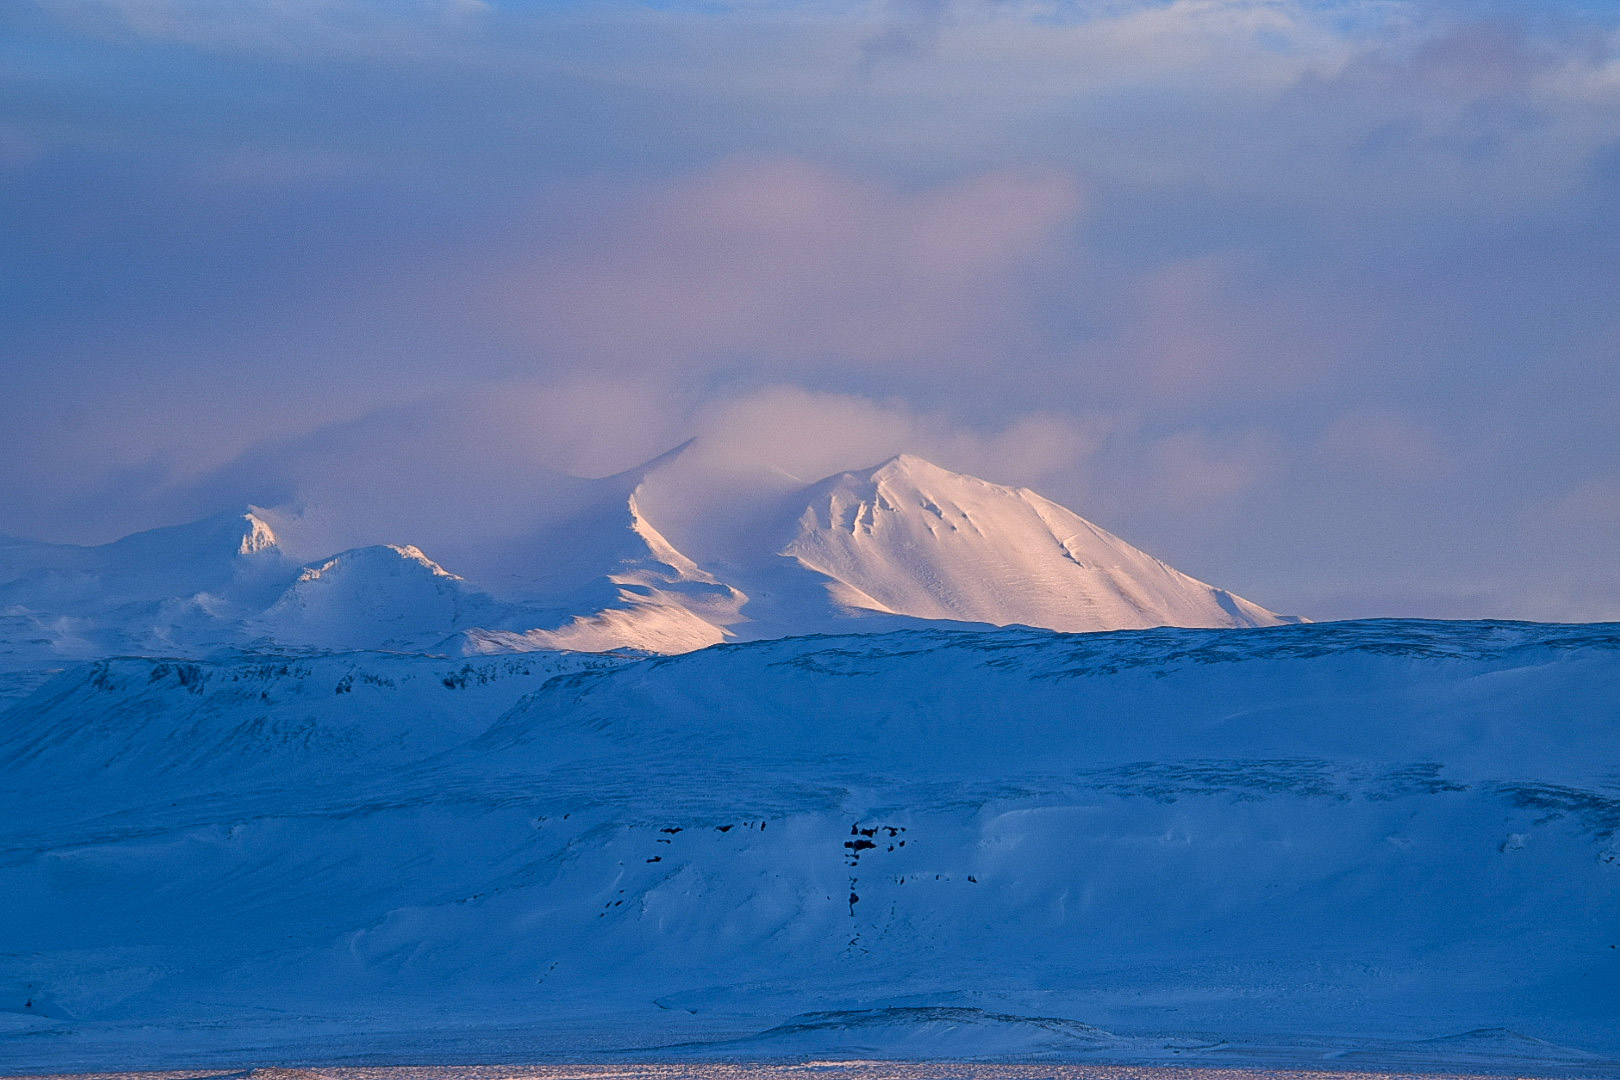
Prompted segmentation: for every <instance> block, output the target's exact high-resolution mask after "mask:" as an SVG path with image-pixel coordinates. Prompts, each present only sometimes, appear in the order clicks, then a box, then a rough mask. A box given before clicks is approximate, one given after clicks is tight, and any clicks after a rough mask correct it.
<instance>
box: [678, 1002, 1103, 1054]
mask: <svg viewBox="0 0 1620 1080" xmlns="http://www.w3.org/2000/svg"><path fill="white" fill-rule="evenodd" d="M1119 1041H1120V1040H1119V1038H1118V1037H1117V1036H1115V1035H1113V1034H1110V1033H1109V1032H1107V1031H1104V1030H1102V1029H1101V1028H1097V1027H1092V1026H1091V1025H1090V1024H1082V1023H1080V1022H1079V1021H1076V1020H1063V1019H1059V1018H1056V1017H1047V1016H1017V1015H1013V1014H1010V1013H993V1012H985V1011H984V1010H983V1009H972V1008H955V1007H908V1008H888V1009H854V1010H841V1011H835V1012H815V1013H806V1014H804V1015H801V1016H796V1017H793V1018H792V1019H791V1020H788V1021H786V1022H785V1023H782V1024H779V1025H777V1026H776V1027H774V1028H770V1029H769V1030H767V1031H762V1032H760V1033H759V1034H757V1035H752V1036H748V1037H746V1038H742V1039H734V1040H730V1041H728V1042H724V1043H710V1044H700V1045H697V1046H694V1047H691V1048H689V1049H691V1050H693V1051H695V1052H696V1053H697V1054H698V1055H700V1056H701V1055H706V1054H709V1053H714V1054H716V1055H718V1056H722V1057H729V1056H735V1055H738V1054H746V1055H750V1056H753V1055H764V1056H767V1057H799V1056H802V1055H817V1056H820V1057H838V1058H842V1059H845V1060H848V1059H851V1058H864V1059H870V1060H884V1061H896V1060H900V1061H923V1060H952V1061H971V1060H992V1059H1004V1058H1023V1059H1028V1058H1064V1057H1069V1056H1072V1055H1077V1054H1090V1053H1092V1052H1095V1051H1097V1050H1100V1049H1103V1048H1106V1047H1111V1046H1115V1045H1117V1044H1118V1043H1119Z"/></svg>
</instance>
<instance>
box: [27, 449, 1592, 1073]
mask: <svg viewBox="0 0 1620 1080" xmlns="http://www.w3.org/2000/svg"><path fill="white" fill-rule="evenodd" d="M671 462H674V463H675V464H678V463H679V455H676V456H675V457H673V458H671V457H669V456H666V458H662V459H659V460H658V461H655V462H653V463H650V464H649V465H648V466H646V467H644V468H642V469H640V470H633V471H632V472H630V473H626V474H622V475H619V476H614V477H609V478H606V479H605V480H602V481H593V482H591V483H590V484H589V485H586V486H585V487H582V488H581V489H580V491H582V492H583V493H584V494H583V495H582V496H581V497H580V498H578V499H576V500H575V503H574V505H573V507H572V509H571V510H570V513H569V514H568V515H564V516H563V517H562V518H561V519H560V521H559V523H557V524H556V525H555V528H554V529H553V530H552V532H551V533H549V534H547V535H546V536H542V535H536V537H534V538H533V545H532V546H530V547H525V546H524V545H517V546H516V547H513V546H511V545H508V547H507V556H508V557H506V558H505V559H504V561H503V559H500V558H490V559H486V560H485V562H484V563H483V564H482V567H483V569H484V571H486V572H487V573H489V574H490V576H492V577H493V578H494V579H496V580H497V582H498V584H497V585H496V586H495V587H490V588H486V587H484V586H481V585H475V584H473V583H472V582H471V581H470V580H468V579H467V578H465V577H463V576H461V575H460V574H459V573H458V572H457V571H456V570H455V569H454V568H453V567H446V566H443V565H441V564H440V563H438V562H436V561H435V559H434V558H433V557H432V556H430V555H429V554H427V553H424V552H423V551H421V550H419V549H418V548H416V547H413V546H410V544H409V543H407V542H406V541H408V539H409V538H394V539H396V540H398V541H399V542H398V543H388V544H377V545H372V546H362V547H358V548H350V549H348V550H344V551H340V552H338V553H336V554H332V555H327V556H323V557H319V558H313V559H306V558H303V557H298V558H294V557H292V556H290V555H288V554H287V547H286V545H285V538H284V537H283V536H280V535H278V532H279V530H280V529H281V526H280V525H274V526H273V524H272V522H271V520H269V519H270V518H272V517H274V514H270V513H260V512H258V511H252V510H250V511H247V512H240V511H237V512H231V513H226V514H221V515H218V516H216V517H213V518H208V519H205V520H203V521H200V522H196V523H193V524H190V525H182V526H176V527H172V528H166V529H158V530H153V531H151V532H146V533H139V534H136V535H134V536H131V537H127V538H125V539H123V540H119V541H117V542H115V543H111V544H106V545H102V546H99V547H74V546H69V545H56V544H44V543H37V542H32V541H25V540H16V539H5V540H0V676H3V678H0V778H3V789H4V792H5V796H6V801H5V807H6V811H7V812H6V813H5V814H4V815H0V1073H17V1072H61V1071H69V1070H73V1069H106V1068H130V1067H166V1066H180V1065H197V1066H205V1065H206V1066H211V1067H212V1066H221V1067H222V1066H231V1067H239V1066H242V1065H253V1064H261V1065H262V1064H296V1063H300V1062H303V1063H318V1064H327V1065H335V1064H339V1063H343V1062H349V1063H363V1062H389V1061H393V1062H401V1061H405V1062H417V1063H428V1062H434V1061H438V1062H450V1063H459V1064H466V1063H471V1062H478V1061H502V1060H504V1061H513V1060H519V1061H528V1062H543V1061H548V1060H549V1061H559V1060H563V1061H584V1060H591V1059H595V1060H603V1059H607V1060H616V1061H621V1062H624V1061H641V1062H642V1063H643V1065H644V1066H645V1067H646V1068H651V1067H652V1063H656V1062H660V1061H662V1062H666V1063H667V1062H671V1061H688V1062H696V1061H705V1060H706V1061H719V1062H726V1061H743V1060H750V1061H772V1060H775V1061H798V1062H804V1061H806V1060H817V1061H820V1060H849V1059H861V1060H896V1059H913V1060H954V1061H971V1060H980V1061H985V1060H1024V1061H1052V1062H1065V1061H1067V1062H1076V1061H1079V1062H1093V1063H1110V1062H1111V1063H1115V1064H1129V1063H1137V1064H1153V1065H1165V1064H1167V1063H1176V1064H1177V1065H1178V1066H1179V1065H1189V1064H1190V1065H1197V1066H1202V1067H1210V1068H1213V1067H1256V1066H1265V1067H1276V1066H1283V1065H1288V1066H1294V1067H1312V1068H1333V1069H1341V1070H1352V1069H1375V1068H1386V1067H1387V1068H1395V1067H1399V1068H1410V1069H1431V1070H1432V1069H1469V1070H1481V1069H1485V1070H1491V1069H1494V1070H1506V1071H1514V1072H1521V1073H1523V1072H1541V1073H1551V1074H1568V1075H1592V1076H1613V1075H1615V1074H1616V1072H1617V1070H1620V1065H1617V1064H1616V1062H1617V1060H1620V914H1617V913H1620V705H1617V702H1620V627H1617V626H1610V625H1587V626H1555V625H1535V624H1518V623H1442V622H1422V621H1367V622H1351V623H1329V624H1307V623H1303V622H1301V621H1300V620H1297V619H1292V618H1288V617H1284V616H1279V615H1275V614H1273V613H1272V612H1269V611H1267V610H1266V609H1264V608H1261V607H1259V606H1258V605H1256V604H1253V603H1251V602H1249V601H1247V600H1243V599H1241V598H1240V597H1237V596H1235V595H1233V594H1231V593H1229V592H1226V591H1225V590H1222V589H1218V588H1215V587H1213V586H1209V585H1205V584H1203V583H1202V582H1199V581H1196V580H1194V579H1193V578H1190V577H1187V576H1186V575H1183V574H1180V573H1178V572H1177V571H1175V570H1173V569H1171V568H1170V567H1168V566H1166V565H1165V564H1164V563H1162V562H1159V561H1158V560H1156V559H1154V558H1152V557H1150V556H1148V555H1146V554H1144V553H1142V552H1140V551H1138V550H1137V549H1135V548H1132V547H1131V546H1130V545H1128V544H1126V543H1125V542H1124V541H1122V540H1120V539H1118V538H1117V537H1114V536H1112V535H1111V534H1109V533H1107V532H1104V531H1103V530H1101V529H1099V528H1097V527H1096V526H1094V525H1092V524H1090V523H1089V522H1086V521H1085V520H1083V519H1081V518H1079V517H1077V516H1076V515H1074V514H1072V513H1070V512H1069V511H1067V510H1065V509H1063V508H1062V507H1059V506H1057V505H1055V504H1053V503H1051V502H1049V501H1047V500H1045V499H1043V498H1041V497H1040V496H1039V495H1036V494H1034V493H1033V492H1030V491H1027V490H1023V489H1014V488H1007V487H1000V486H997V485H993V484H988V483H985V482H984V481H980V480H976V479H973V478H972V477H965V476H960V475H957V474H954V473H950V472H947V471H945V470H943V469H939V468H937V467H935V466H933V465H930V464H928V463H927V462H923V461H920V460H918V459H916V458H910V457H901V458H897V459H895V460H893V461H891V462H888V463H886V464H884V465H882V466H879V467H878V468H875V469H872V470H869V471H866V472H862V473H848V474H842V475H839V476H834V477H829V478H826V479H824V480H821V481H819V482H816V483H813V484H804V483H801V482H799V481H797V480H791V479H790V480H787V481H783V482H782V483H780V484H778V485H777V486H776V487H774V488H771V489H769V490H764V489H761V490H762V491H763V494H761V493H760V492H758V491H756V492H755V495H754V496H753V497H751V500H748V501H746V505H744V503H743V502H734V503H733V504H731V506H730V510H729V511H728V512H727V513H725V514H714V513H702V514H686V515H683V514H682V513H681V512H680V506H679V504H678V503H675V502H672V501H671V499H670V496H669V490H670V489H669V488H668V487H667V486H665V487H663V488H661V487H660V486H659V484H658V483H656V481H657V480H658V479H659V477H660V476H661V475H663V471H664V470H667V469H669V468H671V467H673V466H672V464H671ZM293 525H294V527H295V528H296V522H294V523H293ZM548 536H549V539H548ZM558 537H561V538H563V540H565V541H566V543H562V546H558V544H559V543H561V541H558V539H557V538H558ZM548 544H549V545H551V546H549V547H548V546H547V545H548ZM523 551H529V552H530V555H529V556H526V557H522V558H514V557H510V556H511V554H512V552H518V553H519V554H521V553H522V552H523ZM1076 631H1095V632H1091V633H1076ZM636 1067H637V1068H642V1067H643V1066H636ZM638 1075H639V1074H638ZM1051 1075H1055V1074H1051Z"/></svg>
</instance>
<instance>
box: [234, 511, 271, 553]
mask: <svg viewBox="0 0 1620 1080" xmlns="http://www.w3.org/2000/svg"><path fill="white" fill-rule="evenodd" d="M241 520H243V521H245V522H246V523H247V529H246V530H245V531H244V532H243V533H242V542H241V543H240V544H238V545H237V548H236V553H237V554H238V555H257V554H258V553H259V552H261V551H271V550H273V549H275V548H277V547H279V546H280V542H279V541H278V540H277V539H276V533H275V530H274V529H272V528H270V523H269V522H267V521H265V520H264V518H262V517H260V516H259V511H258V507H255V506H250V507H248V508H247V510H246V512H244V513H243V514H242V515H241Z"/></svg>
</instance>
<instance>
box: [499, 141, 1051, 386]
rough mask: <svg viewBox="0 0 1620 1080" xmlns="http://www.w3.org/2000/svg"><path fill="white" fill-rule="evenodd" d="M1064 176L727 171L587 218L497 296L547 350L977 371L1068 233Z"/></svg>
mask: <svg viewBox="0 0 1620 1080" xmlns="http://www.w3.org/2000/svg"><path fill="white" fill-rule="evenodd" d="M1080 205H1081V200H1080V196H1079V192H1078V189H1077V186H1076V183H1075V181H1074V180H1073V178H1072V177H1070V176H1068V175H1066V174H1063V173H1058V172H1051V171H1040V170H1021V169H1009V170H1002V171H996V172H990V173H985V174H982V175H978V176H973V177H969V178H967V179H964V180H960V181H957V182H954V183H949V184H944V185H941V186H937V187H932V188H926V189H923V190H905V189H901V188H899V187H895V186H889V185H882V184H875V183H869V182H865V181H862V180H859V179H856V178H853V177H850V176H847V175H844V174H842V173H839V172H836V171H833V170H831V169H827V168H822V167H819V166H815V165H810V164H807V163H805V162H802V161H797V160H791V159H764V160H762V159H734V160H729V161H726V162H723V163H721V164H719V165H718V166H716V167H714V168H712V169H709V170H706V171H704V172H702V173H700V174H698V175H695V176H691V177H687V178H685V179H683V180H681V181H679V182H678V183H676V184H674V185H673V186H672V187H670V188H668V189H666V190H662V191H658V192H655V193H653V194H651V195H650V196H648V197H646V198H645V199H643V200H640V201H635V202H632V203H630V204H629V205H623V206H621V207H619V208H618V210H617V212H616V213H613V214H610V215H607V216H605V217H604V218H602V219H601V220H598V221H595V222H593V223H591V225H590V226H589V227H588V228H587V229H586V230H584V232H583V234H582V235H580V236H579V237H578V238H577V239H576V240H574V241H573V242H571V243H567V244H564V245H562V246H561V247H560V248H559V249H554V250H550V251H546V252H544V253H542V254H541V255H540V256H539V257H538V258H537V259H536V260H535V265H533V266H530V267H527V268H516V269H514V270H512V273H513V275H514V277H515V280H512V281H507V282H504V283H501V284H499V285H498V286H496V288H497V289H498V290H499V291H500V292H501V293H503V294H504V295H506V296H508V297H510V298H511V301H512V303H513V305H514V308H515V310H513V311H512V312H510V314H511V315H512V316H513V317H515V318H517V319H519V320H520V321H521V322H522V324H523V325H524V326H525V327H526V328H527V330H528V332H529V333H530V334H531V335H532V337H533V339H534V340H535V341H536V342H537V343H540V344H542V345H543V346H544V347H545V348H546V349H547V350H548V351H549V352H552V353H553V354H561V355H573V356H580V357H586V358H595V359H598V360H600V361H601V362H603V363H606V364H609V365H612V366H620V365H628V366H634V367H645V366H649V365H650V366H657V365H660V364H673V365H676V366H679V365H680V364H681V362H682V361H686V360H691V359H698V358H715V357H721V358H724V357H737V358H739V359H744V358H745V359H748V360H749V361H751V362H752V364H753V368H754V370H756V371H757V370H759V369H761V368H765V369H769V368H772V367H787V366H789V365H793V366H795V367H802V365H803V364H804V363H805V362H806V361H810V362H812V363H813V364H827V365H829V366H841V365H849V364H856V365H859V364H862V363H880V362H892V361H897V360H900V361H906V360H914V361H924V362H929V363H938V364H941V365H948V364H950V363H952V362H953V361H954V362H960V361H961V360H962V359H963V358H965V357H971V358H978V359H984V358H986V357H987V356H989V355H990V353H991V351H992V350H991V344H990V343H991V342H992V341H1004V340H1005V339H1006V338H1007V337H1008V336H1009V335H1011V336H1014V337H1016V336H1017V334H1018V333H1020V330H1019V327H1020V326H1021V325H1022V321H1021V320H1022V317H1023V316H1024V315H1025V314H1026V312H1027V301H1026V297H1025V286H1026V278H1025V275H1026V274H1028V273H1029V272H1030V271H1031V270H1032V269H1033V268H1035V267H1036V266H1037V265H1038V264H1039V263H1040V261H1041V260H1042V259H1043V258H1044V257H1045V256H1047V255H1049V254H1051V253H1052V251H1053V249H1054V247H1055V246H1056V242H1057V241H1058V240H1059V238H1060V237H1061V235H1062V234H1063V232H1064V231H1065V230H1066V229H1067V228H1068V227H1069V226H1070V225H1071V224H1072V223H1073V222H1074V221H1075V219H1076V217H1077V215H1078V214H1079V211H1080Z"/></svg>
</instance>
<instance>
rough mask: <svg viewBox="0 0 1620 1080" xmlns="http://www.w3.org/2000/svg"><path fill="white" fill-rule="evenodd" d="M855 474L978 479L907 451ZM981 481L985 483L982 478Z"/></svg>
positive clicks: (867, 476) (870, 477) (875, 477)
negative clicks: (952, 470)
mask: <svg viewBox="0 0 1620 1080" xmlns="http://www.w3.org/2000/svg"><path fill="white" fill-rule="evenodd" d="M854 475H857V476H862V477H865V478H867V479H871V480H883V479H887V478H889V477H895V476H906V477H911V478H914V479H920V478H923V477H952V478H955V479H959V480H974V479H976V478H975V477H971V476H967V475H965V474H963V473H956V472H951V470H949V469H946V468H942V467H940V466H938V465H935V464H934V463H933V462H932V461H929V460H927V459H926V458H920V457H918V456H917V455H916V454H907V453H900V454H896V455H894V457H892V458H890V459H889V460H888V461H885V462H884V463H883V464H881V465H878V466H876V467H875V468H872V469H869V470H867V471H866V472H864V473H856V474H854ZM979 482H980V483H984V481H982V480H981V481H979Z"/></svg>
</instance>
